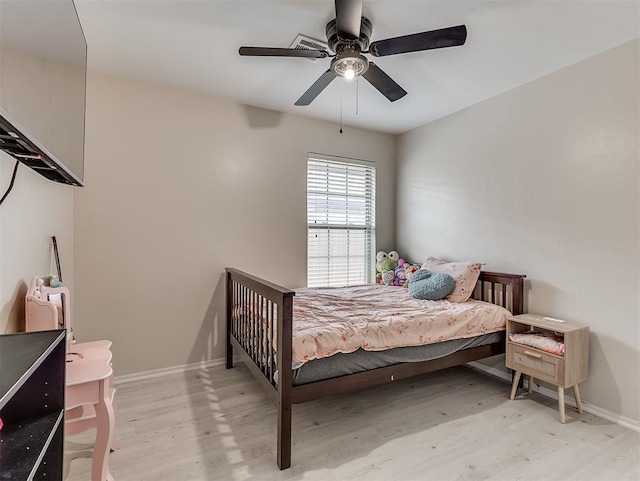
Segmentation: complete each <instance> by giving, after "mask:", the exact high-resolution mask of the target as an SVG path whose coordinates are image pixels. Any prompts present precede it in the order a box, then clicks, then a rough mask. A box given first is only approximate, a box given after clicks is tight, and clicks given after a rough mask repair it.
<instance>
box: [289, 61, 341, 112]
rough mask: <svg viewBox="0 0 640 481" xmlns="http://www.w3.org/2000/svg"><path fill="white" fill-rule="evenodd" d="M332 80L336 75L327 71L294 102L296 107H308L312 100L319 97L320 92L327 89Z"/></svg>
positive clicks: (331, 71)
mask: <svg viewBox="0 0 640 481" xmlns="http://www.w3.org/2000/svg"><path fill="white" fill-rule="evenodd" d="M334 78H336V74H335V73H334V72H333V70H331V69H329V70H327V71H326V72H325V73H323V74H322V75H321V76H320V78H319V79H318V80H316V81H315V82H314V83H313V85H312V86H311V87H309V89H308V90H307V91H306V92H305V93H303V94H302V97H300V98H299V99H298V100H297V101H296V105H299V106H300V105H309V104H310V103H311V102H313V99H315V98H316V97H317V96H318V95H320V92H322V91H323V90H324V89H325V88H327V85H329V84H330V83H331V81H332V80H333V79H334Z"/></svg>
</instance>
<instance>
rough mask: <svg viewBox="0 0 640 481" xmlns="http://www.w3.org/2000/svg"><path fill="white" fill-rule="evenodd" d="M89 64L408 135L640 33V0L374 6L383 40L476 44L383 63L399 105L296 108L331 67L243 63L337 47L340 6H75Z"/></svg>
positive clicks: (329, 97) (183, 2) (350, 87)
mask: <svg viewBox="0 0 640 481" xmlns="http://www.w3.org/2000/svg"><path fill="white" fill-rule="evenodd" d="M75 2H76V6H77V10H78V14H79V16H80V20H81V23H82V26H83V29H84V32H85V35H86V38H87V44H88V52H89V53H88V56H89V68H91V69H95V70H100V71H104V72H107V73H111V74H115V75H120V76H125V77H131V78H135V79H140V80H144V81H150V82H153V83H158V84H163V85H169V86H175V87H178V88H182V89H187V90H192V91H196V92H200V93H206V94H212V95H216V96H218V95H219V96H224V97H227V98H229V99H233V100H235V101H238V102H241V103H245V104H249V105H253V106H257V107H262V108H267V109H273V110H278V111H283V112H295V113H298V114H301V115H307V116H310V117H314V118H319V119H325V120H330V121H334V122H339V121H340V110H341V100H340V99H341V97H342V113H343V121H344V124H345V125H354V126H360V127H364V128H369V129H373V130H378V131H383V132H391V133H400V132H404V131H406V130H409V129H412V128H414V127H417V126H419V125H422V124H425V123H427V122H430V121H433V120H435V119H438V118H440V117H443V116H445V115H448V114H450V113H453V112H456V111H458V110H461V109H463V108H465V107H467V106H469V105H473V104H475V103H478V102H480V101H482V100H484V99H487V98H490V97H493V96H495V95H497V94H499V93H501V92H504V91H507V90H510V89H513V88H514V87H517V86H519V85H522V84H525V83H527V82H530V81H532V80H534V79H536V78H539V77H541V76H543V75H546V74H548V73H550V72H553V71H555V70H558V69H560V68H562V67H565V66H567V65H570V64H573V63H576V62H578V61H580V60H583V59H585V58H588V57H590V56H593V55H595V54H597V53H599V52H602V51H605V50H607V49H610V48H612V47H615V46H617V45H620V44H622V43H624V42H627V41H629V40H632V39H634V38H637V37H639V36H640V27H639V24H640V20H639V17H640V7H639V3H638V1H637V0H625V1H618V0H596V1H583V0H527V1H515V0H497V1H486V0H474V1H457V0H445V1H441V0H422V1H418V0H364V7H363V15H364V16H366V17H368V18H369V19H370V20H371V21H372V22H373V33H372V36H371V40H372V41H374V40H381V39H384V38H389V37H395V36H398V35H404V34H409V33H415V32H422V31H426V30H433V29H437V28H442V27H448V26H454V25H459V24H466V26H467V30H468V37H467V42H466V44H465V45H464V46H461V47H452V48H444V49H439V50H431V51H425V52H417V53H409V54H404V55H396V56H390V57H383V58H378V59H376V64H377V65H378V66H379V67H380V68H382V69H383V70H384V71H385V72H386V73H387V74H388V75H390V76H391V77H392V78H393V79H394V80H395V81H396V82H398V84H400V86H402V87H403V88H404V89H405V90H406V91H407V92H408V95H406V96H405V97H404V98H402V99H400V100H398V101H396V102H394V103H391V102H389V101H388V100H387V99H386V98H384V97H383V96H382V95H381V94H380V93H379V92H378V91H377V90H375V89H374V88H373V87H372V86H371V85H369V84H368V83H367V82H366V81H364V80H363V79H361V80H360V81H359V83H358V88H357V90H358V113H357V114H356V84H355V83H354V82H353V81H352V82H347V81H341V80H340V79H336V80H334V81H333V83H332V84H331V85H330V86H329V87H328V88H327V89H326V90H324V91H323V92H322V93H321V94H320V95H319V96H318V97H317V98H316V99H315V101H314V102H313V103H312V104H311V105H310V106H308V107H296V106H294V105H293V104H294V102H295V101H296V100H297V99H298V97H300V95H302V93H304V92H305V91H306V89H307V88H308V87H309V86H310V85H311V84H312V83H313V82H314V81H315V80H316V79H317V78H318V77H319V76H320V75H321V74H322V73H323V72H324V71H325V70H326V69H327V68H328V66H329V59H321V60H316V61H311V60H306V59H299V58H265V57H260V58H256V57H240V56H239V55H238V48H239V47H240V46H242V45H247V46H267V47H288V46H289V45H290V44H291V42H292V41H293V40H294V38H295V37H296V36H297V34H298V33H302V34H304V35H307V36H310V37H314V38H317V39H321V40H325V39H326V37H325V33H324V29H325V25H326V23H327V22H328V21H329V20H331V19H332V18H333V17H334V16H335V15H334V3H333V1H332V0H298V1H280V0H253V1H248V0H231V1H218V0H202V1H199V0H75Z"/></svg>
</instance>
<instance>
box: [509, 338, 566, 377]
mask: <svg viewBox="0 0 640 481" xmlns="http://www.w3.org/2000/svg"><path fill="white" fill-rule="evenodd" d="M508 347H509V349H508V353H507V367H508V368H510V369H514V370H516V371H520V372H523V373H525V374H528V375H530V376H533V377H535V378H537V379H542V380H543V381H549V382H553V383H558V382H561V379H560V378H561V377H562V372H563V367H564V360H563V359H558V358H557V357H555V356H552V355H550V354H546V353H544V352H541V351H539V350H537V349H535V348H530V347H527V346H522V345H519V344H515V343H512V342H510V343H509V346H508Z"/></svg>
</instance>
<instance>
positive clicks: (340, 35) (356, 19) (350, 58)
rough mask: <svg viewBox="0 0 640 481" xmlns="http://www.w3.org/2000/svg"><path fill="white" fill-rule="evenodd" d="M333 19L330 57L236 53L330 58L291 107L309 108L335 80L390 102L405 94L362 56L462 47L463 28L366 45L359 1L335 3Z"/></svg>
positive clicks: (282, 51) (277, 51)
mask: <svg viewBox="0 0 640 481" xmlns="http://www.w3.org/2000/svg"><path fill="white" fill-rule="evenodd" d="M335 5H336V18H335V19H333V20H331V21H330V22H329V23H328V24H327V28H326V32H327V40H328V45H329V48H330V49H331V50H332V51H333V52H335V53H334V54H331V53H329V52H327V51H325V50H313V49H309V50H307V49H296V48H269V47H240V50H239V53H240V55H243V56H252V57H300V58H327V57H331V65H330V67H329V69H328V70H327V71H326V72H325V73H323V74H322V75H321V76H320V78H319V79H318V80H316V81H315V82H314V84H313V85H312V86H311V87H309V89H308V90H307V91H306V92H305V93H304V94H302V96H301V97H300V98H299V99H298V100H297V101H296V103H295V105H309V104H310V103H311V102H312V101H313V100H314V99H315V98H316V97H317V96H318V95H319V94H320V92H322V91H323V90H324V89H325V88H326V87H327V86H328V85H329V84H330V83H331V81H332V80H333V79H334V78H336V77H343V78H345V79H347V80H349V79H352V78H354V77H359V76H362V77H364V79H365V80H366V81H368V82H369V83H370V84H371V85H373V86H374V87H375V88H376V89H378V90H379V91H380V93H381V94H382V95H384V96H385V97H387V98H388V99H389V100H390V101H391V102H395V101H396V100H398V99H401V98H402V97H404V96H405V95H407V92H406V91H405V90H404V89H403V88H402V87H400V85H398V84H397V83H396V82H395V81H394V80H393V79H392V78H391V77H389V76H388V75H387V74H386V73H384V72H383V71H382V69H381V68H380V67H378V66H377V65H376V64H375V63H373V62H371V61H369V60H368V59H367V58H366V57H365V56H364V54H369V55H372V56H374V57H385V56H387V55H397V54H401V53H408V52H419V51H422V50H431V49H435V48H444V47H455V46H458V45H464V42H465V41H466V40H467V28H466V27H465V26H464V25H458V26H455V27H448V28H442V29H439V30H430V31H428V32H421V33H414V34H411V35H402V36H400V37H393V38H387V39H385V40H378V41H375V42H373V43H371V44H370V43H369V38H370V36H371V30H372V25H371V22H370V21H369V20H368V19H367V18H366V17H363V16H362V0H335Z"/></svg>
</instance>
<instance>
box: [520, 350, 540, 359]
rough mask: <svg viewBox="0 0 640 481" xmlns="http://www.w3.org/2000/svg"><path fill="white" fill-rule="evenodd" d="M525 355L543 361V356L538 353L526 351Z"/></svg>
mask: <svg viewBox="0 0 640 481" xmlns="http://www.w3.org/2000/svg"><path fill="white" fill-rule="evenodd" d="M524 355H525V356H529V357H535V358H536V359H542V356H541V355H540V354H538V353H537V352H531V351H524Z"/></svg>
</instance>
